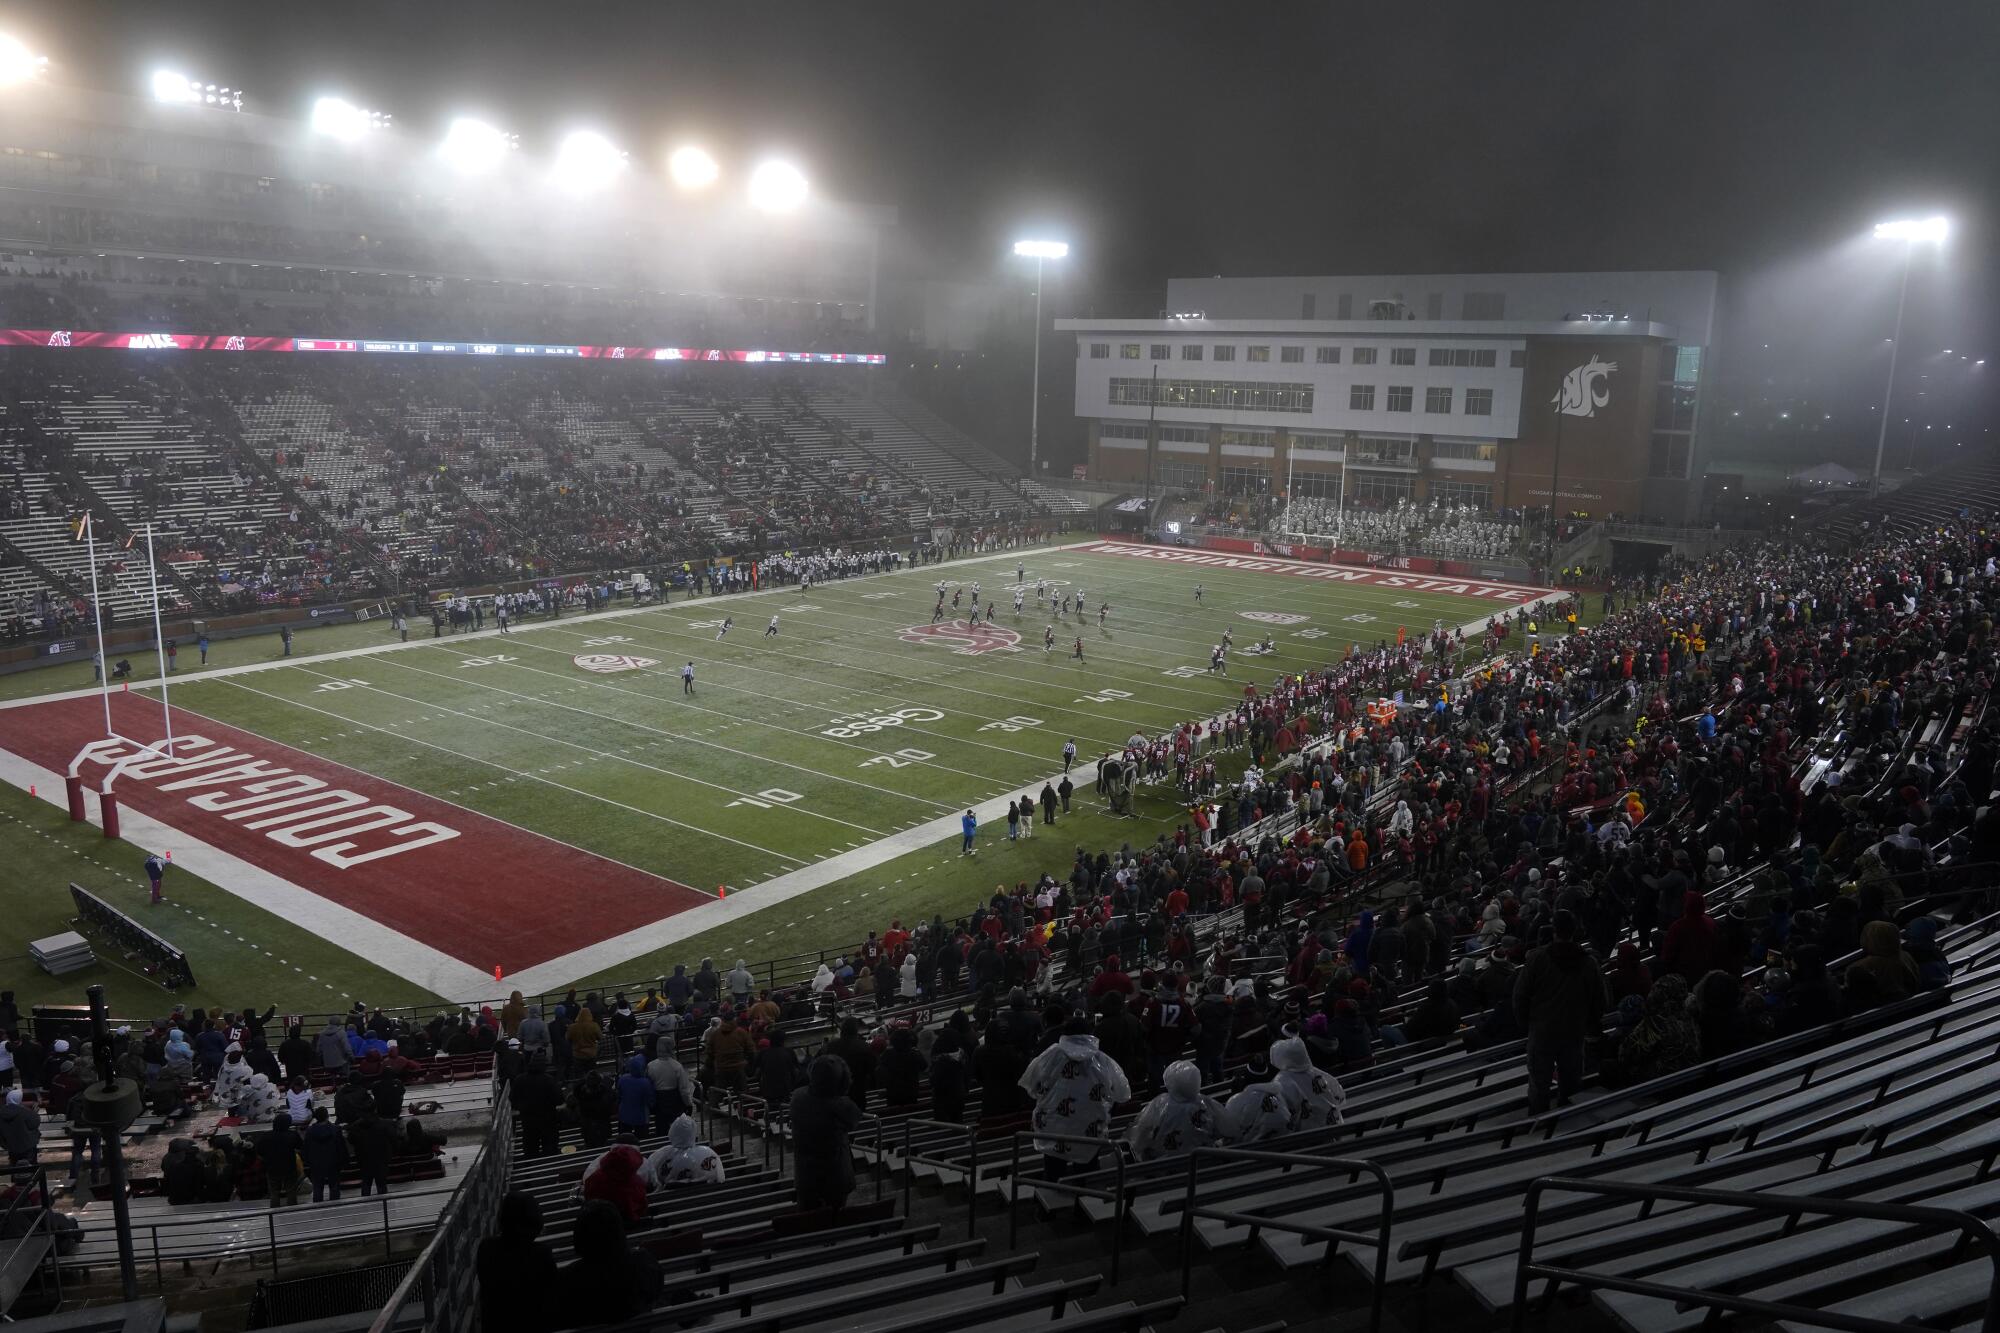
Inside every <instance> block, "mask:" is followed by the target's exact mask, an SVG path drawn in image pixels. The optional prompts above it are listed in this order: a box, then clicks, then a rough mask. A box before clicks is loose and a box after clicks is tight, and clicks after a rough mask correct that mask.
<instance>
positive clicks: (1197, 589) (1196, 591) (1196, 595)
mask: <svg viewBox="0 0 2000 1333" xmlns="http://www.w3.org/2000/svg"><path fill="white" fill-rule="evenodd" d="M1194 604H1195V605H1196V606H1200V605H1201V585H1200V584H1199V583H1197V584H1195V585H1194Z"/></svg>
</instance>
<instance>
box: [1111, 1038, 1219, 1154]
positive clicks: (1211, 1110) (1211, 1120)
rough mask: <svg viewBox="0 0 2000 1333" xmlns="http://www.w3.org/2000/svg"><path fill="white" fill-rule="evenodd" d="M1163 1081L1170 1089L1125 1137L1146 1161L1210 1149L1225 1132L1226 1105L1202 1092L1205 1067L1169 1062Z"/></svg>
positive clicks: (1136, 1152) (1147, 1105) (1189, 1061)
mask: <svg viewBox="0 0 2000 1333" xmlns="http://www.w3.org/2000/svg"><path fill="white" fill-rule="evenodd" d="M1161 1084H1162V1086H1163V1087H1164V1088H1165V1089H1166V1091H1164V1092H1162V1093H1160V1094H1159V1095H1158V1096H1156V1097H1154V1098H1153V1100H1152V1101H1150V1102H1148V1103H1146V1109H1145V1110H1143V1111H1141V1112H1139V1115H1138V1118H1137V1119H1135V1120H1134V1121H1133V1122H1132V1127H1131V1129H1129V1130H1128V1131H1127V1132H1126V1136H1125V1139H1126V1142H1127V1143H1129V1144H1131V1145H1132V1155H1133V1156H1134V1157H1137V1158H1138V1159H1139V1160H1140V1161H1142V1162H1149V1161H1152V1160H1154V1159H1155V1158H1159V1157H1171V1156H1174V1155H1176V1154H1179V1153H1186V1152H1192V1151H1194V1150H1195V1149H1196V1148H1206V1147H1208V1146H1209V1145H1210V1144H1212V1143H1214V1142H1215V1141H1216V1138H1217V1137H1218V1136H1219V1135H1220V1134H1221V1132H1222V1106H1221V1104H1220V1103H1219V1102H1217V1101H1216V1100H1215V1098H1213V1097H1210V1096H1208V1095H1207V1094H1206V1093H1204V1092H1202V1090H1201V1070H1199V1069H1198V1068H1196V1067H1195V1065H1194V1062H1193V1061H1191V1060H1176V1061H1174V1063H1172V1064H1170V1065H1168V1066H1167V1068H1166V1072H1165V1073H1164V1074H1163V1075H1162V1076H1161Z"/></svg>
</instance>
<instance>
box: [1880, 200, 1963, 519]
mask: <svg viewBox="0 0 2000 1333" xmlns="http://www.w3.org/2000/svg"><path fill="white" fill-rule="evenodd" d="M1950 234H1951V221H1950V219H1948V218H1944V217H1928V218H1900V219H1897V220H1894V221H1890V222H1878V223H1876V224H1875V239H1877V240H1879V241H1901V242H1902V243H1903V278H1902V283H1901V285H1900V286H1899V287H1898V288H1897V291H1896V332H1895V336H1894V337H1892V338H1890V340H1889V382H1888V384H1887V385H1885V386H1884V387H1883V390H1882V420H1881V421H1880V422H1879V423H1878V424H1877V425H1876V428H1875V468H1874V471H1872V472H1870V473H1869V474H1868V494H1869V495H1870V496H1871V497H1872V496H1875V495H1877V494H1879V493H1880V492H1881V489H1882V447H1883V445H1885V444H1886V443H1888V440H1889V403H1890V399H1891V398H1892V397H1893V396H1894V394H1895V392H1896V356H1897V354H1898V353H1900V352H1901V351H1902V350H1903V306H1904V303H1905V302H1907V301H1908V300H1909V296H1910V256H1911V255H1912V254H1914V253H1915V251H1916V248H1917V246H1918V245H1919V244H1920V243H1928V244H1931V245H1939V246H1941V245H1943V244H1944V239H1945V237H1946V236H1948V235H1950Z"/></svg>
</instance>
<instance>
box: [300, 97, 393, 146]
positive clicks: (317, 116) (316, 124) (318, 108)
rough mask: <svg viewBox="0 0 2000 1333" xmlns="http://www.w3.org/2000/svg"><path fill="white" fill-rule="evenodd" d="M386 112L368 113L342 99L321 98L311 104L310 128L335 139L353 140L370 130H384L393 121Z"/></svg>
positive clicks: (362, 108) (364, 109)
mask: <svg viewBox="0 0 2000 1333" xmlns="http://www.w3.org/2000/svg"><path fill="white" fill-rule="evenodd" d="M393 119H394V117H393V116H391V115H390V114H389V113H388V112H386V111H369V110H367V109H366V108H364V107H358V106H356V105H354V103H352V102H350V101H348V100H347V99H346V98H344V97H322V98H320V99H319V100H318V101H316V102H314V103H313V108H312V121H311V124H312V127H313V130H314V131H315V132H316V133H319V134H324V135H328V136H330V137H332V138H335V139H345V140H349V141H352V140H355V139H359V138H360V137H361V136H362V135H364V134H366V133H368V131H370V130H386V129H388V128H389V122H390V121H391V120H393Z"/></svg>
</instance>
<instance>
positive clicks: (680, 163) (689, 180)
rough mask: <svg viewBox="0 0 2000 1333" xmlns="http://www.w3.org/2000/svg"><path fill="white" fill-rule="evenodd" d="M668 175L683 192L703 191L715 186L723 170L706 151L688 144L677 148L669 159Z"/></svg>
mask: <svg viewBox="0 0 2000 1333" xmlns="http://www.w3.org/2000/svg"><path fill="white" fill-rule="evenodd" d="M667 174H668V175H670V176H672V177H673V178H674V184H676V185H678V186H680V187H681V188H682V189H683V190H701V189H706V188H707V187H708V186H711V185H713V184H715V178H716V177H718V176H720V175H721V174H722V168H721V167H719V166H717V165H716V164H715V159H714V158H712V157H710V156H709V155H708V153H707V151H706V150H704V149H701V148H697V147H695V146H694V145H693V144H688V145H686V146H685V147H682V148H676V149H675V150H674V151H673V155H672V156H671V157H669V158H668V159H667Z"/></svg>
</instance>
